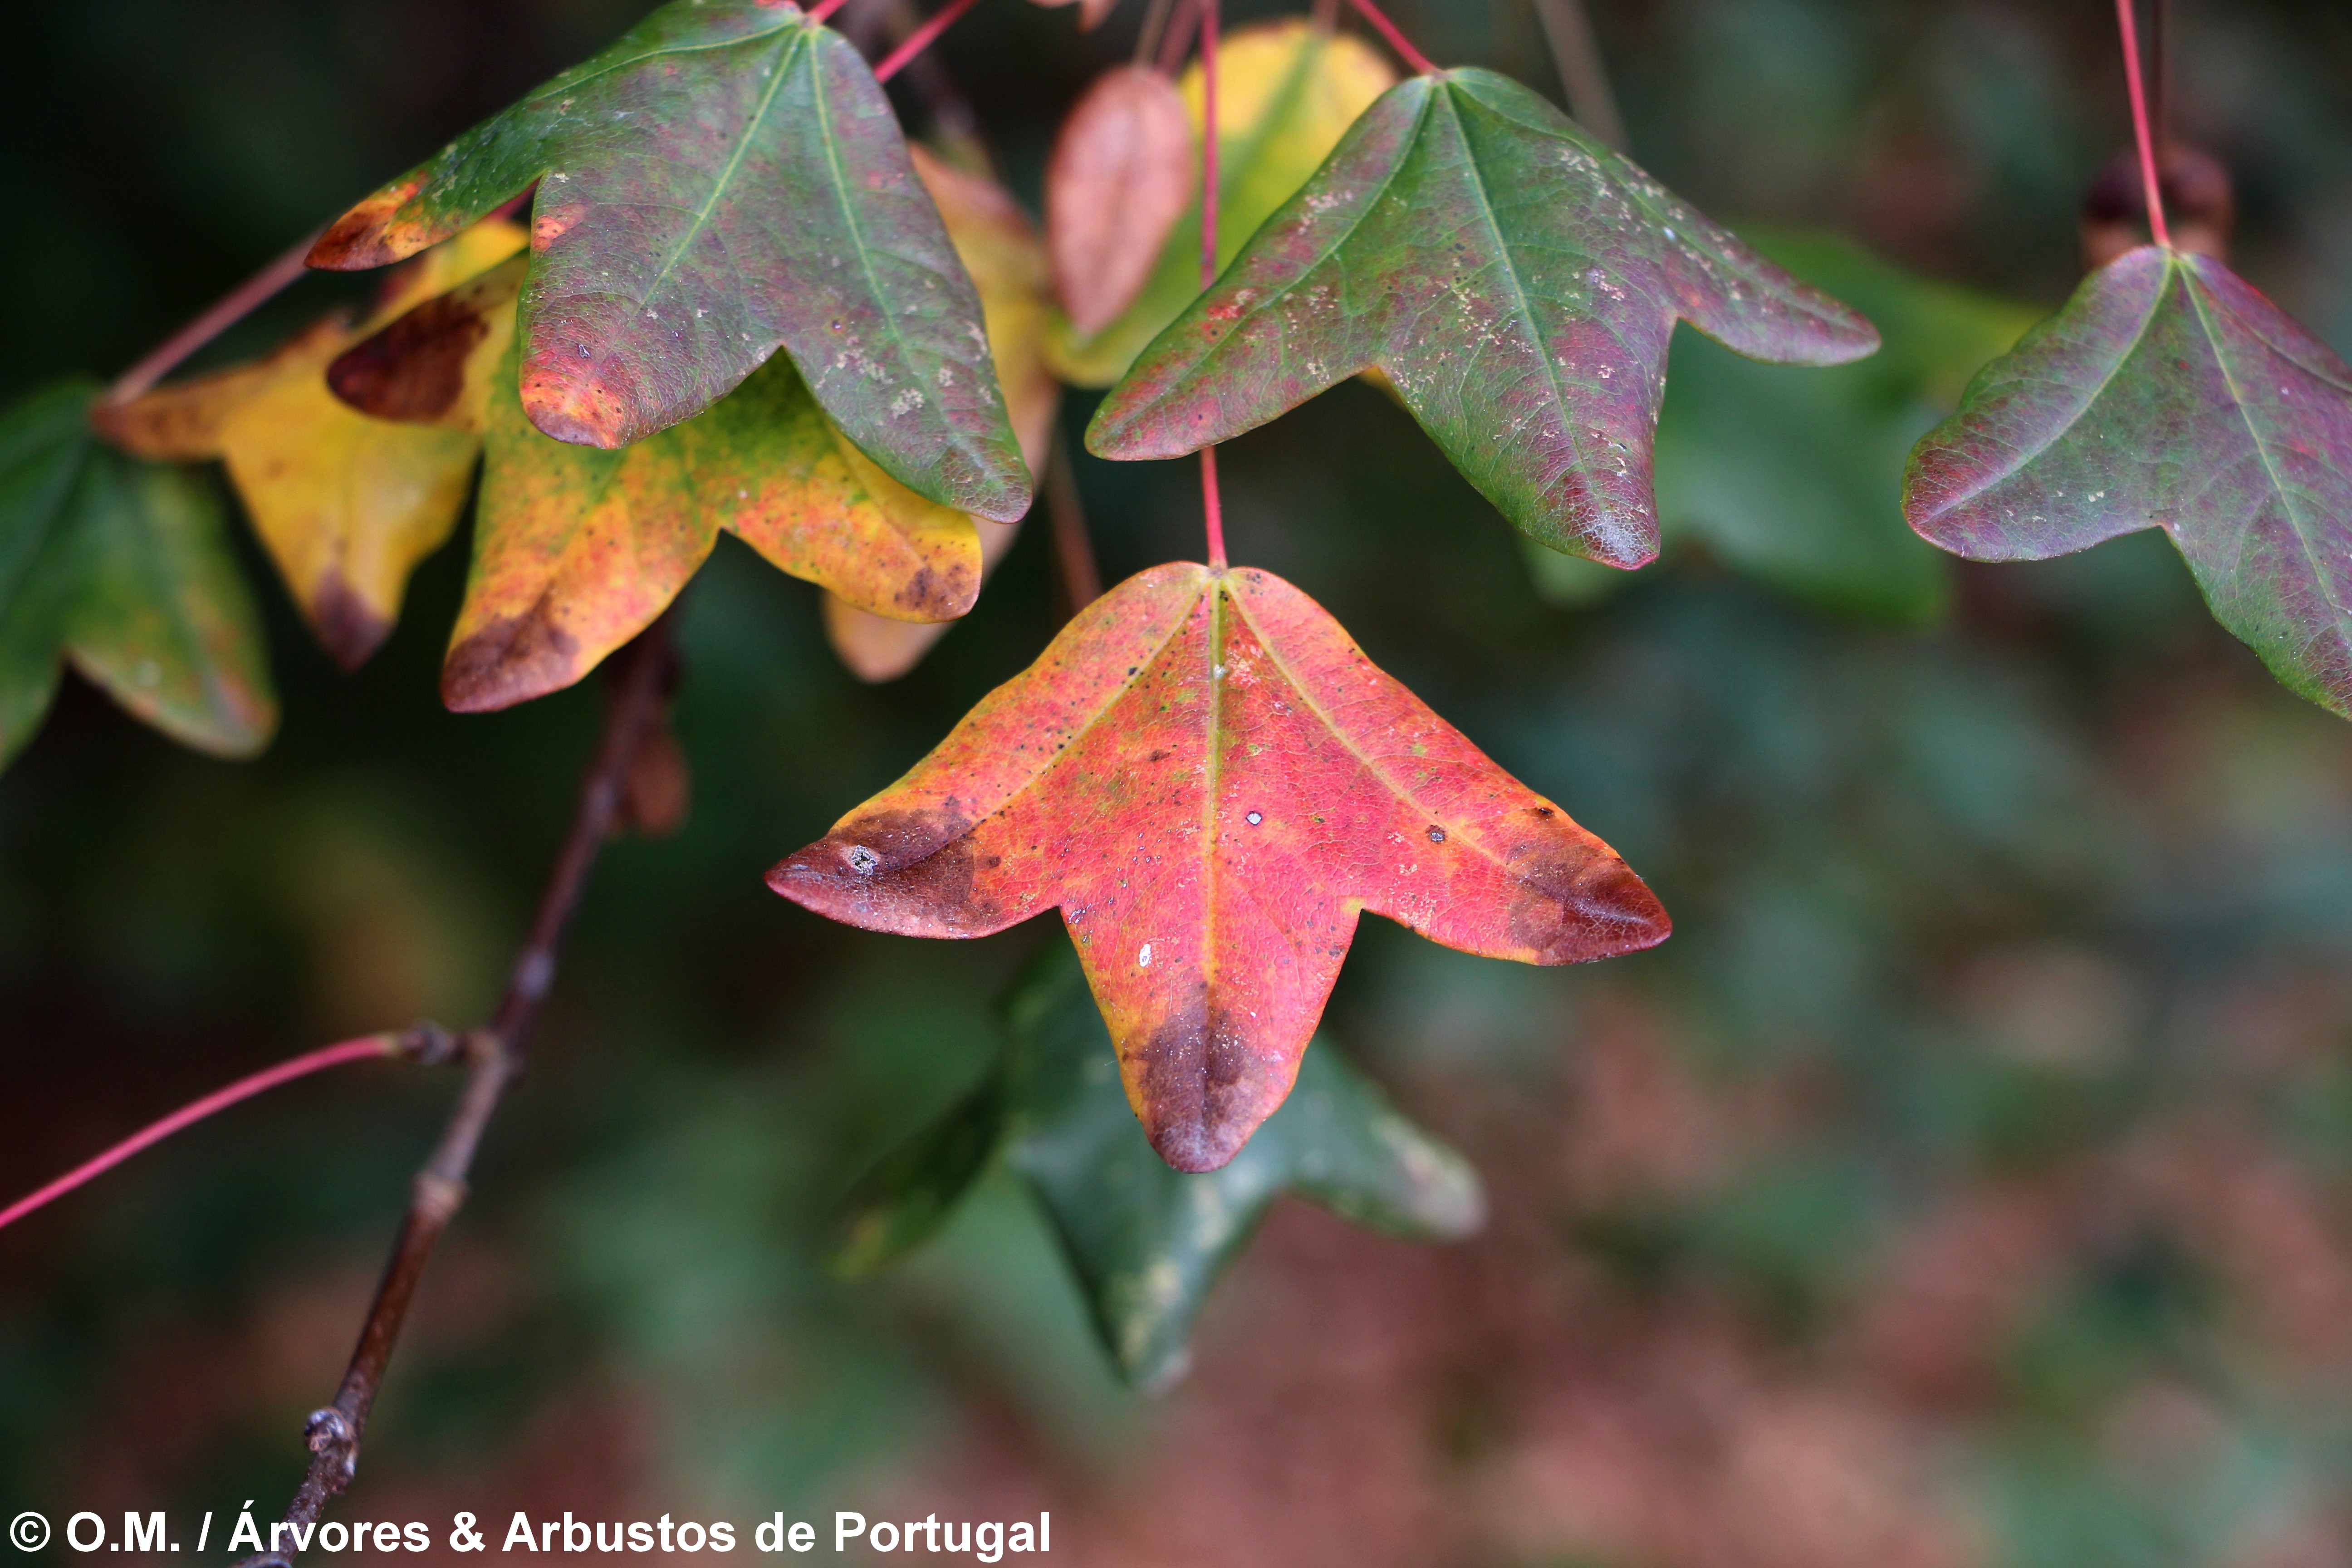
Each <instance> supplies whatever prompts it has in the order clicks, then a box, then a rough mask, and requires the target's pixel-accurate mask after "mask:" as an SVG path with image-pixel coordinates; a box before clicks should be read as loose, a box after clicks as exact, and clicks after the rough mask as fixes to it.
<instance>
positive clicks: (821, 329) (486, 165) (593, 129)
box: [311, 0, 1029, 521]
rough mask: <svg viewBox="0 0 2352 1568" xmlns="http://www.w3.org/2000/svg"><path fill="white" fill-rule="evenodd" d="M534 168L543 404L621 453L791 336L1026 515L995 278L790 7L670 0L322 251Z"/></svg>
mask: <svg viewBox="0 0 2352 1568" xmlns="http://www.w3.org/2000/svg"><path fill="white" fill-rule="evenodd" d="M533 182H537V184H538V195H537V196H536V198H535V200H534V203H533V205H532V208H531V268H530V280H529V281H528V283H527V284H526V285H525V286H524V289H523V294H522V338H523V359H522V374H521V392H522V402H523V406H524V407H525V408H526V409H527V410H528V411H529V412H530V417H531V420H532V422H533V423H534V424H536V425H537V426H539V427H540V428H541V430H544V431H545V432H547V433H548V434H549V435H551V436H553V437H557V438H558V439H560V440H565V441H572V442H578V443H581V444H583V445H589V446H597V447H620V446H625V445H627V444H628V443H630V442H633V441H636V440H640V439H642V438H643V437H646V436H649V435H651V434H653V433H654V432H655V431H656V430H661V429H665V428H667V426H672V425H675V424H677V423H678V422H679V421H681V420H683V419H685V418H687V417H688V416H691V415H693V414H695V413H697V412H698V411H699V410H701V409H703V408H705V407H707V406H709V405H710V404H712V403H714V402H716V401H717V400H718V399H719V397H721V396H723V395H725V394H726V393H728V392H729V391H730V390H731V389H732V388H733V387H735V386H736V385H737V384H740V382H741V381H742V380H743V379H744V378H745V377H746V376H748V375H750V374H751V372H752V371H754V370H756V369H757V368H759V366H760V365H761V363H764V362H765V361H766V360H767V358H768V357H769V355H770V354H772V353H774V352H775V351H776V350H777V348H778V347H779V346H781V347H782V349H783V350H784V351H785V352H786V353H789V354H790V355H791V356H792V358H793V363H795V364H796V365H798V366H799V367H800V370H801V373H802V374H803V376H804V377H805V378H806V380H807V382H808V384H809V386H810V388H811V390H812V391H813V392H814V394H815V395H816V398H817V401H818V402H819V403H820V404H821V405H823V406H824V410H825V412H826V413H827V414H828V415H829V416H832V418H833V421H834V423H835V424H836V425H838V426H840V427H841V428H842V429H843V430H844V431H845V433H846V434H847V435H848V436H849V437H850V439H851V440H853V441H855V442H856V443H857V445H858V446H859V447H861V448H863V449H864V450H865V451H866V453H867V454H869V455H870V456H871V457H872V458H874V459H875V461H876V462H877V463H879V464H880V465H881V466H882V467H883V468H885V469H886V470H887V471H888V472H889V473H890V474H891V475H892V477H894V478H896V479H898V480H900V481H901V482H902V483H904V484H906V485H907V486H908V488H909V489H913V490H915V491H916V492H917V493H919V494H920V495H923V496H926V497H928V498H929V499H930V500H935V501H938V502H940V503H941V504H942V505H946V506H952V507H954V508H956V509H957V510H961V511H969V512H977V513H979V514H980V515H982V516H983V517H989V518H994V519H997V520H999V521H1012V520H1013V519H1015V518H1018V517H1020V516H1021V515H1022V514H1023V513H1024V512H1025V511H1026V510H1028V507H1029V475H1028V469H1027V468H1026V467H1024V464H1023V462H1022V460H1021V452H1020V448H1019V447H1018V446H1017V445H1016V444H1015V442H1014V440H1013V431H1012V428H1011V426H1009V425H1008V424H1007V423H1006V419H1005V414H1004V399H1003V394H1002V393H1001V392H1000V391H999V390H998V387H997V383H996V372H995V368H994V365H993V364H992V362H991V360H990V358H989V352H988V337H987V333H986V331H985V330H984V329H983V327H982V321H981V308H980V300H979V296H978V295H977V294H976V293H975V291H974V290H973V288H972V284H971V279H970V278H969V277H967V276H966V275H965V272H964V268H963V264H962V263H961V261H959V260H958V259H957V258H956V253H955V249H954V247H952V246H951V245H950V243H949V240H948V236H947V230H946V228H945V226H943V225H942V224H941V222H940V215H939V211H938V209H937V208H936V207H934V206H933V205H932V204H931V199H930V197H929V195H927V194H926V193H925V191H924V189H923V185H922V182H921V181H920V180H919V179H918V178H917V177H916V174H915V171H914V167H913V164H912V163H911V162H910V160H909V158H908V152H907V145H906V141H905V138H904V137H903V135H902V134H901V133H900V132H899V128H898V121H897V119H896V118H895V117H894V116H893V115H892V113H891V110H890V105H889V101H888V100H887V99H886V98H885V97H884V96H883V93H882V89H881V88H880V87H879V86H878V85H877V83H876V82H875V80H874V76H873V73H872V72H871V71H870V70H868V69H867V68H866V62H865V61H864V60H863V59H861V58H859V57H858V54H857V51H856V49H854V48H852V47H850V45H849V44H848V42H847V41H846V40H845V39H844V38H842V37H840V36H839V35H837V34H835V33H833V32H831V31H829V30H827V29H826V28H824V27H821V26H815V25H814V24H812V23H810V22H809V21H808V20H807V19H806V18H805V17H804V16H803V15H802V14H801V12H800V10H799V9H798V8H797V7H795V6H793V5H788V4H765V5H763V4H757V3H745V0H709V3H705V0H674V3H673V4H671V5H665V6H663V7H662V8H661V9H660V10H657V11H656V12H655V13H654V14H653V15H652V16H648V17H646V20H645V21H643V22H641V23H639V24H638V25H637V26H636V27H635V29H634V30H633V31H631V32H630V33H629V34H628V35H627V36H625V37H623V38H622V39H621V40H620V41H619V42H617V43H615V44H614V45H613V46H612V47H610V48H608V49H606V50H605V51H604V53H603V54H601V55H598V56H596V57H595V58H593V59H591V60H589V61H587V62H586V63H585V64H583V65H580V66H577V67H575V68H572V69H571V70H568V71H566V72H564V73H563V74H562V75H561V76H558V77H556V78H555V79H553V80H551V81H550V82H548V83H547V84H546V85H545V86H543V87H541V88H540V89H538V90H537V91H535V92H533V93H531V94H530V96H528V97H526V98H524V99H523V100H521V101H520V103H517V104H516V105H514V106H513V107H512V108H510V109H509V110H505V111H504V112H503V113H501V114H499V115H497V116H496V117H494V118H493V119H491V120H488V121H485V122H484V123H482V124H481V125H478V126H477V127H475V128H474V129H473V130H471V131H469V132H466V133H465V134H464V135H463V136H460V137H459V138H457V141H455V142H451V143H450V144H449V145H448V146H447V147H446V148H445V149H444V150H443V151H442V152H441V153H438V154H437V155H436V156H435V157H433V158H431V159H429V160H427V161H426V162H425V163H424V164H422V165H421V166H419V167H418V168H416V169H415V170H413V171H411V172H410V173H409V174H405V175H404V176H402V177H401V178H400V179H398V180H395V181H394V182H393V183H392V184H389V185H386V186H385V187H384V188H383V189H382V190H380V191H378V192H377V193H376V194H375V195H372V196H370V197H368V198H367V199H366V200H365V201H363V202H362V203H361V204H360V205H358V206H356V207H354V208H352V211H351V212H349V213H347V214H345V215H344V216H343V217H342V218H341V219H340V220H338V221H337V222H336V224H335V225H334V226H333V227H331V228H330V229H329V230H328V231H327V233H326V235H325V237H323V238H321V239H320V241H319V244H318V247H316V248H315V249H314V250H313V251H312V252H311V264H312V265H313V266H318V267H334V268H363V267H380V266H383V265H384V264H385V263H387V262H392V261H397V260H399V259H401V258H404V257H406V256H411V255H414V254H415V253H416V252H417V251H419V250H422V249H424V248H425V247H426V246H428V245H431V244H433V243H434V242H436V240H441V239H446V238H447V237H449V236H451V235H453V234H455V233H457V231H458V230H460V229H462V228H464V227H466V226H467V225H468V224H471V223H473V222H475V221H477V220H478V219H479V218H481V217H483V216H486V215H488V213H490V212H491V211H492V210H494V209H495V208H497V207H498V206H499V205H501V204H503V203H504V202H506V201H507V200H509V198H511V197H513V196H514V195H518V194H520V192H522V191H523V190H525V189H526V188H528V187H530V185H531V184H532V183H533Z"/></svg>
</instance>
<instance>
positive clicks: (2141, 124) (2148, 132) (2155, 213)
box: [1357, 0, 2172, 250]
mask: <svg viewBox="0 0 2352 1568" xmlns="http://www.w3.org/2000/svg"><path fill="white" fill-rule="evenodd" d="M1363 3H1364V0H1357V4H1358V5H1362V4H1363ZM2133 5H2134V0H2116V26H2117V27H2118V28H2120V29H2121V30H2122V33H2123V42H2124V84H2125V85H2126V87H2127V88H2128V89H2130V91H2131V111H2132V134H2133V136H2135V137H2136V138H2137V140H2138V142H2139V175H2140V179H2141V180H2142V182H2144V183H2145V184H2147V232H2148V235H2149V237H2152V238H2153V239H2154V240H2155V241H2156V243H2157V244H2158V245H2160V246H2162V247H2165V248H2166V249H2167V250H2169V249H2171V248H2172V236H2171V235H2170V234H2169V233H2168V232H2167V230H2166V228H2165V223H2164V191H2163V188H2162V184H2161V182H2160V181H2158V178H2157V174H2156V132H2155V131H2154V129H2153V128H2152V126H2151V123H2150V121H2149V119H2148V112H2147V83H2146V82H2145V81H2144V80H2142V79H2141V72H2140V61H2139V18H2138V17H2137V16H2136V15H2135V14H2134V10H2133Z"/></svg>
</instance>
